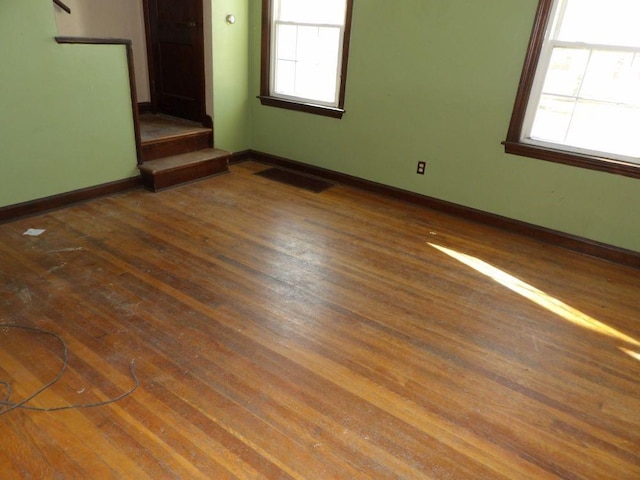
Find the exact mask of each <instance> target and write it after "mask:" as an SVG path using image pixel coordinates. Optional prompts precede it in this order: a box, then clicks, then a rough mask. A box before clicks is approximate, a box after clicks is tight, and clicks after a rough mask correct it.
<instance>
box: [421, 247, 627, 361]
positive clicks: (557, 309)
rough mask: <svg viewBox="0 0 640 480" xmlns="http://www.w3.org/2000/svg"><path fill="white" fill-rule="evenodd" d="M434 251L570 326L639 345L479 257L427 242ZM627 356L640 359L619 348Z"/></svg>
mask: <svg viewBox="0 0 640 480" xmlns="http://www.w3.org/2000/svg"><path fill="white" fill-rule="evenodd" d="M427 243H428V244H429V245H431V246H432V247H433V248H435V249H437V250H440V251H441V252H443V253H445V254H447V255H449V256H450V257H451V258H454V259H456V260H458V261H459V262H461V263H463V264H465V265H467V266H469V267H471V268H473V269H474V270H476V271H478V272H480V273H482V274H483V275H486V276H487V277H489V278H491V279H493V280H495V281H496V282H498V283H500V284H501V285H503V286H505V287H507V288H508V289H510V290H512V291H514V292H516V293H518V294H519V295H522V296H523V297H525V298H527V299H529V300H531V301H532V302H534V303H536V304H538V305H540V306H541V307H544V308H546V309H547V310H549V311H551V312H553V313H555V314H557V315H559V316H560V317H562V318H564V319H565V320H567V321H569V322H571V323H573V324H574V325H578V326H580V327H582V328H586V329H589V330H591V331H594V332H598V333H601V334H604V335H608V336H609V337H612V338H615V339H617V340H622V341H624V342H627V343H630V344H632V345H636V346H640V342H639V341H638V340H636V339H635V338H632V337H630V336H628V335H625V334H624V333H622V332H619V331H618V330H616V329H615V328H612V327H610V326H609V325H607V324H605V323H602V322H600V321H598V320H596V319H595V318H593V317H590V316H589V315H587V314H585V313H583V312H581V311H580V310H577V309H575V308H573V307H571V306H570V305H567V304H566V303H564V302H562V301H561V300H558V299H557V298H554V297H552V296H551V295H548V294H547V293H545V292H543V291H542V290H539V289H537V288H536V287H533V286H531V285H529V284H528V283H525V282H523V281H522V280H520V279H519V278H516V277H514V276H513V275H510V274H508V273H506V272H504V271H502V270H500V269H499V268H496V267H494V266H493V265H490V264H488V263H487V262H485V261H483V260H480V259H479V258H476V257H472V256H471V255H466V254H464V253H460V252H457V251H455V250H451V249H449V248H446V247H442V246H440V245H436V244H434V243H429V242H427ZM621 350H623V351H624V352H625V353H627V354H628V355H631V356H632V357H634V358H636V359H638V360H640V354H636V353H635V352H631V351H627V350H625V349H622V348H621Z"/></svg>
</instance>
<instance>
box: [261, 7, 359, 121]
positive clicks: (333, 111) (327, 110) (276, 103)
mask: <svg viewBox="0 0 640 480" xmlns="http://www.w3.org/2000/svg"><path fill="white" fill-rule="evenodd" d="M273 1H274V0H262V37H261V42H262V46H261V52H260V55H261V63H260V95H259V96H258V98H259V99H260V102H261V104H262V105H267V106H271V107H277V108H284V109H288V110H295V111H300V112H306V113H312V114H316V115H323V116H327V117H332V118H342V116H343V115H344V113H345V110H344V101H345V92H346V83H347V64H348V60H349V45H350V43H351V19H352V16H353V0H346V13H345V21H344V33H343V37H342V52H341V55H340V56H341V61H340V65H338V69H339V70H340V76H339V80H340V82H339V86H338V92H339V93H338V105H337V107H333V106H328V105H322V104H318V103H312V102H304V101H299V100H297V99H291V98H284V97H277V96H273V95H272V94H271V82H272V81H273V76H272V57H273V55H272V38H273V32H272V28H271V26H272V25H273Z"/></svg>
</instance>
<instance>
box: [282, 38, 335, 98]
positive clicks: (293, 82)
mask: <svg viewBox="0 0 640 480" xmlns="http://www.w3.org/2000/svg"><path fill="white" fill-rule="evenodd" d="M285 27H287V28H285ZM291 32H295V35H293V36H291ZM277 42H278V44H277V46H276V49H277V54H276V58H277V65H276V74H275V93H278V94H281V95H288V96H295V97H300V98H305V99H309V100H315V101H319V102H325V103H333V102H335V101H336V93H337V73H338V68H339V62H338V60H339V54H340V29H339V28H333V27H310V26H278V36H277ZM281 42H287V45H281ZM281 52H283V53H281ZM289 59H291V60H292V61H282V60H289Z"/></svg>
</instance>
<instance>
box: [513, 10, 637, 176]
mask: <svg viewBox="0 0 640 480" xmlns="http://www.w3.org/2000/svg"><path fill="white" fill-rule="evenodd" d="M556 1H559V0H540V1H539V3H538V8H537V11H536V15H535V19H534V22H533V28H532V30H531V38H530V40H529V46H528V48H527V53H526V55H525V60H524V65H523V67H522V73H521V76H520V82H519V84H518V90H517V93H516V99H515V102H514V106H513V113H512V115H511V121H510V123H509V130H508V132H507V138H506V140H505V141H504V142H502V144H503V145H504V150H505V153H510V154H514V155H519V156H524V157H531V158H536V159H539V160H546V161H550V162H556V163H562V164H565V165H571V166H575V167H580V168H586V169H590V170H598V171H602V172H608V173H613V174H617V175H623V176H627V177H633V178H640V164H636V163H633V162H626V161H624V160H617V159H614V158H607V157H605V156H598V155H592V154H588V153H579V152H573V151H568V150H560V149H556V148H553V147H549V146H545V145H541V144H532V143H525V142H523V141H522V132H523V128H524V122H525V118H526V114H527V107H528V105H529V100H530V98H531V94H532V91H533V84H534V80H535V76H536V70H537V68H538V63H539V61H540V57H541V53H542V48H543V47H544V42H545V34H546V32H547V28H548V26H549V23H550V22H551V21H553V13H554V2H556Z"/></svg>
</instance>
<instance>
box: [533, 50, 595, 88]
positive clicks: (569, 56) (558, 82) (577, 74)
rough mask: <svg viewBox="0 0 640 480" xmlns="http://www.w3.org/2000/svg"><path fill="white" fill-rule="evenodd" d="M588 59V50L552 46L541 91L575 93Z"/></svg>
mask: <svg viewBox="0 0 640 480" xmlns="http://www.w3.org/2000/svg"><path fill="white" fill-rule="evenodd" d="M588 61H589V50H578V49H575V48H554V49H553V53H552V54H551V62H550V63H549V70H548V71H547V77H546V78H545V81H544V86H543V87H542V91H543V92H544V93H551V94H555V95H568V96H575V95H577V94H578V92H579V90H580V84H581V82H582V76H583V74H584V71H585V69H586V68H587V62H588Z"/></svg>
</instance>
